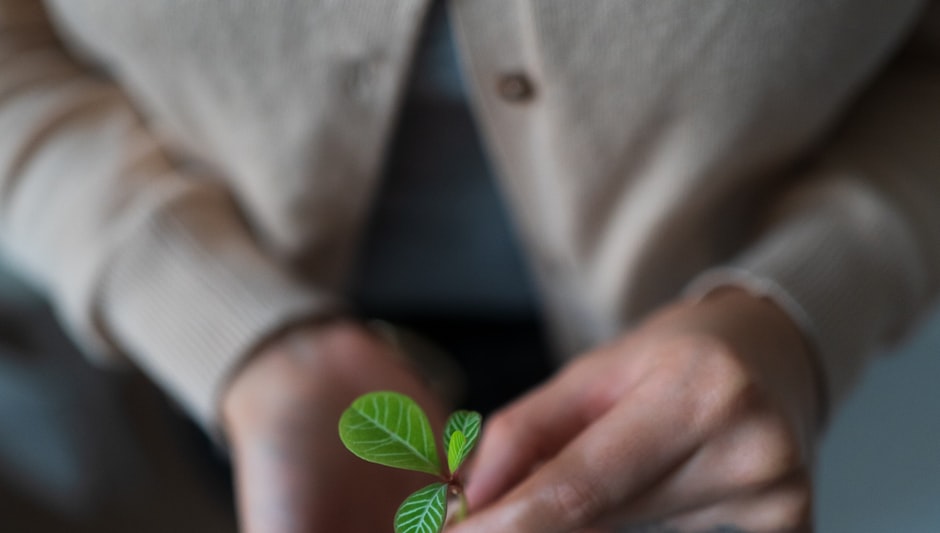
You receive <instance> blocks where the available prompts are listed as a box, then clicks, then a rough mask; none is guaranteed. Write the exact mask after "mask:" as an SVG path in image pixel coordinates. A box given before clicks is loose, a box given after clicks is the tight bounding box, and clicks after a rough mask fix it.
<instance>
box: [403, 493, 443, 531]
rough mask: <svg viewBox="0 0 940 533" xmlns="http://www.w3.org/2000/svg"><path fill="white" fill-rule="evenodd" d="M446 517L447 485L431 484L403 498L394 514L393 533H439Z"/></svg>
mask: <svg viewBox="0 0 940 533" xmlns="http://www.w3.org/2000/svg"><path fill="white" fill-rule="evenodd" d="M446 516H447V485H446V484H445V483H433V484H431V485H428V486H427V487H424V488H423V489H421V490H419V491H417V492H415V493H414V494H412V495H411V496H408V497H407V498H405V501H404V502H402V504H401V507H399V508H398V512H397V513H395V533H439V532H440V531H441V529H442V528H443V527H444V518H445V517H446Z"/></svg>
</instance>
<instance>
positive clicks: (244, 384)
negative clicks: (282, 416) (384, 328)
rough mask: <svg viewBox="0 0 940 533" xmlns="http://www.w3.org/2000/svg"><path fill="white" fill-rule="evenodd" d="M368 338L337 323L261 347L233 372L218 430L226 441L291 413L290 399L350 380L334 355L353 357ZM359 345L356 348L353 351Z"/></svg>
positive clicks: (280, 336) (291, 332) (308, 327)
mask: <svg viewBox="0 0 940 533" xmlns="http://www.w3.org/2000/svg"><path fill="white" fill-rule="evenodd" d="M366 335H368V332H366V331H365V330H364V328H362V327H361V326H359V325H358V324H356V323H355V322H353V321H351V320H348V319H343V318H336V319H331V320H328V321H322V322H316V323H303V324H297V325H294V326H291V327H288V328H285V329H283V330H282V331H280V332H279V333H277V334H275V335H273V336H272V337H271V338H270V339H269V340H268V341H266V342H264V343H263V344H261V345H260V346H259V347H258V348H257V349H256V350H255V351H254V352H253V353H252V354H251V355H249V356H248V357H247V358H246V360H245V362H244V363H243V364H242V365H241V366H240V367H239V368H238V369H237V370H236V371H235V373H234V375H233V376H232V378H231V380H230V381H229V383H228V385H227V387H226V388H225V390H224V392H223V395H222V399H221V413H222V424H223V429H224V430H225V432H226V434H227V435H228V436H229V437H230V438H231V437H234V436H235V435H236V434H238V433H239V432H241V431H243V430H245V429H248V428H252V427H254V426H257V425H258V424H260V423H263V422H264V421H266V420H270V419H272V417H271V414H272V413H279V412H283V411H285V410H288V409H290V408H291V406H290V404H291V403H292V402H293V401H294V400H293V399H294V397H296V396H298V395H299V394H304V393H306V392H307V391H309V390H316V389H322V388H324V384H325V383H330V382H332V383H333V385H334V386H335V387H341V386H342V385H341V384H342V383H343V382H345V381H347V380H348V379H349V378H348V377H344V376H343V375H342V370H343V368H344V366H346V367H348V366H349V365H348V364H347V365H343V360H342V358H341V357H340V356H339V354H342V353H347V354H351V356H355V354H356V353H357V352H359V351H360V350H361V348H362V344H364V343H365V342H366V341H365V340H364V339H361V337H363V336H366ZM357 344H358V346H357Z"/></svg>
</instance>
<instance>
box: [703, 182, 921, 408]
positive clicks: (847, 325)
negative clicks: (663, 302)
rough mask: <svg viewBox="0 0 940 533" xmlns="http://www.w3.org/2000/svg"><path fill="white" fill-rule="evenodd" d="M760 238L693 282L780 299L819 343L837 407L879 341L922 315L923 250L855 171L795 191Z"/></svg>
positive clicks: (827, 383)
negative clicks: (729, 261)
mask: <svg viewBox="0 0 940 533" xmlns="http://www.w3.org/2000/svg"><path fill="white" fill-rule="evenodd" d="M785 214H786V216H785V218H782V219H780V221H779V223H778V224H776V225H775V226H774V227H773V229H772V230H771V231H770V232H769V233H768V234H766V235H765V236H764V237H763V238H762V239H761V240H760V241H759V242H758V243H757V244H756V246H755V247H753V248H751V249H750V250H748V251H747V252H746V253H745V254H744V255H742V256H741V257H739V258H738V259H737V260H736V261H734V263H733V264H731V265H726V266H721V267H718V268H714V269H710V270H708V271H706V272H704V273H703V274H701V275H700V276H699V277H698V278H696V279H695V280H694V281H693V282H692V284H691V285H690V286H689V287H688V292H689V293H690V294H692V295H701V294H704V293H706V292H709V291H711V290H714V289H716V288H718V287H722V286H738V287H742V288H744V289H746V290H748V291H751V292H754V293H757V294H760V295H762V296H764V297H767V298H769V299H771V300H772V301H774V302H775V303H776V304H778V305H779V306H780V307H781V308H782V309H783V310H784V311H785V312H786V313H788V314H789V315H790V317H791V318H792V319H793V321H794V322H795V323H796V324H797V325H798V326H799V327H800V328H801V329H802V330H803V332H804V333H805V335H806V337H807V340H808V341H809V343H810V344H811V345H812V346H813V347H814V348H815V349H816V351H817V355H818V357H819V364H820V368H821V369H822V372H823V374H824V376H823V377H824V382H825V383H824V384H825V388H826V391H825V395H826V397H827V399H828V403H829V405H828V410H829V411H830V412H831V410H832V409H834V408H835V407H836V406H837V405H838V404H839V403H840V402H841V401H842V399H844V398H845V396H847V395H848V393H849V392H850V390H851V388H852V385H853V384H854V383H855V381H856V380H857V378H858V376H859V374H860V373H861V372H862V370H864V368H865V366H866V362H867V360H868V358H869V357H870V355H871V354H872V353H873V352H874V350H875V349H876V348H880V347H883V346H884V345H885V344H886V343H888V342H889V341H891V340H893V339H894V338H896V337H897V336H898V335H899V334H900V333H901V332H902V330H903V329H904V328H905V327H906V326H908V325H909V323H910V322H911V321H912V320H913V318H914V317H915V316H916V313H917V311H918V309H919V307H920V306H921V304H922V302H921V300H922V295H923V293H924V290H925V286H926V274H925V272H923V268H924V267H923V260H922V258H921V257H920V254H919V251H918V249H917V246H916V244H915V240H914V238H913V236H912V235H911V234H910V230H909V228H908V227H907V225H906V224H905V222H904V219H903V217H902V216H900V214H899V213H898V212H896V211H895V210H894V209H892V208H891V207H890V206H889V205H887V204H886V203H885V202H884V201H883V200H882V199H881V198H880V197H878V196H877V195H876V194H875V193H874V192H872V191H870V190H868V189H865V188H864V187H863V186H862V185H860V184H859V183H857V182H853V181H852V180H850V179H838V180H836V179H833V180H831V181H829V182H826V183H824V184H819V185H817V186H815V187H814V188H813V189H812V190H806V191H802V192H801V193H800V194H799V195H798V196H795V197H793V198H791V201H790V203H789V204H788V205H787V207H786V209H785Z"/></svg>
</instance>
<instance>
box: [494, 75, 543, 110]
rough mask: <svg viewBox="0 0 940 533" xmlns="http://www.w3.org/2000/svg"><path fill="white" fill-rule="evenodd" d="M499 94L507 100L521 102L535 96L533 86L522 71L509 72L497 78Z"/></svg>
mask: <svg viewBox="0 0 940 533" xmlns="http://www.w3.org/2000/svg"><path fill="white" fill-rule="evenodd" d="M497 89H498V90H499V95H500V96H502V97H503V99H504V100H506V101H507V102H512V103H522V102H527V101H529V100H531V99H532V98H533V97H535V86H534V85H533V84H532V80H530V79H529V77H528V76H526V75H525V73H523V72H511V73H508V74H504V75H503V76H501V77H500V78H499V84H498V85H497Z"/></svg>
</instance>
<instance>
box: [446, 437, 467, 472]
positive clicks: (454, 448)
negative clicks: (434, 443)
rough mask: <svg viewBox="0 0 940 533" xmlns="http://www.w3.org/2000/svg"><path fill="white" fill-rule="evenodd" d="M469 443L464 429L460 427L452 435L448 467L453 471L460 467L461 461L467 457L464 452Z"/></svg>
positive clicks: (448, 450) (448, 449)
mask: <svg viewBox="0 0 940 533" xmlns="http://www.w3.org/2000/svg"><path fill="white" fill-rule="evenodd" d="M465 444H467V437H464V436H463V431H460V430H459V429H458V430H457V431H455V432H454V434H453V435H451V436H450V443H448V444H447V467H448V468H450V471H451V473H453V472H456V471H457V469H458V468H460V463H462V462H463V458H464V457H465V456H464V454H463V448H464V445H465Z"/></svg>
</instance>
